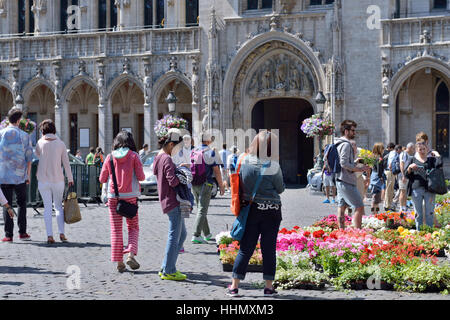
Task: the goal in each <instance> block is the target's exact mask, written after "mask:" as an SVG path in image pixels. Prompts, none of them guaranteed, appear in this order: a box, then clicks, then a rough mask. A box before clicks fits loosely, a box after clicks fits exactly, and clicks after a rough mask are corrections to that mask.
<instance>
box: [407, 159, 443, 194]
mask: <svg viewBox="0 0 450 320" xmlns="http://www.w3.org/2000/svg"><path fill="white" fill-rule="evenodd" d="M439 160H440V159H439V158H435V157H428V158H427V161H426V162H421V161H419V160H417V158H416V157H411V159H410V160H409V161H408V164H407V166H405V172H406V177H407V178H408V179H409V180H410V183H411V188H412V189H417V188H420V187H424V188H427V187H428V183H427V170H430V169H433V168H436V167H439ZM412 163H415V164H416V165H417V166H418V167H419V169H418V170H416V171H413V170H411V172H410V173H408V172H407V171H406V170H408V168H409V166H410V165H411V164H412Z"/></svg>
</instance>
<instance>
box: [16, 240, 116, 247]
mask: <svg viewBox="0 0 450 320" xmlns="http://www.w3.org/2000/svg"><path fill="white" fill-rule="evenodd" d="M14 244H31V245H33V246H36V247H42V248H109V247H111V245H110V244H104V243H93V242H86V243H79V242H66V243H64V242H56V243H54V244H48V243H47V242H30V241H28V242H16V243H14Z"/></svg>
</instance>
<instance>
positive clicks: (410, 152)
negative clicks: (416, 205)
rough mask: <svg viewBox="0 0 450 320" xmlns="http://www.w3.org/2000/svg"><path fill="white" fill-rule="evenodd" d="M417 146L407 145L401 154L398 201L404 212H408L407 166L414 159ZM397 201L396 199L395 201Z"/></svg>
mask: <svg viewBox="0 0 450 320" xmlns="http://www.w3.org/2000/svg"><path fill="white" fill-rule="evenodd" d="M415 148H416V146H415V144H414V143H413V142H410V143H408V144H407V145H406V149H405V150H404V151H402V153H401V154H400V173H399V174H398V177H397V180H398V189H399V190H398V199H399V202H400V207H401V210H402V211H407V209H408V208H407V207H406V200H407V189H408V178H406V175H405V164H406V163H407V162H408V160H409V159H410V158H411V157H414V153H415ZM395 200H396V199H395V198H394V201H395Z"/></svg>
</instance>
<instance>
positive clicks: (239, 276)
mask: <svg viewBox="0 0 450 320" xmlns="http://www.w3.org/2000/svg"><path fill="white" fill-rule="evenodd" d="M272 146H274V148H272ZM272 150H276V151H278V137H277V136H276V135H274V134H273V133H271V132H268V131H262V132H260V133H259V134H258V135H257V136H256V137H255V139H254V140H253V141H252V144H251V146H250V149H249V152H248V153H249V154H248V155H246V154H244V155H243V156H242V157H241V158H240V159H239V160H238V163H240V164H241V167H240V171H239V177H240V182H239V189H240V192H239V193H240V199H241V206H240V208H241V210H242V209H243V208H245V206H248V205H250V210H249V213H248V217H247V220H246V222H245V231H244V234H243V237H242V239H241V241H240V250H239V253H238V255H237V257H236V260H235V262H234V266H233V275H232V277H233V279H232V284H231V285H230V286H229V287H228V291H227V295H228V296H231V297H237V296H239V289H238V288H239V283H240V281H241V280H244V279H245V275H246V272H247V267H248V263H249V261H250V258H251V256H252V255H253V252H254V251H255V248H256V245H257V242H258V239H259V237H260V236H261V251H262V255H263V279H264V280H265V282H266V284H265V288H264V295H265V296H274V295H276V294H277V292H276V291H275V290H274V288H273V284H272V282H273V280H274V279H275V270H276V243H277V236H278V231H279V228H280V224H281V220H282V217H281V199H280V194H281V193H283V192H284V189H285V185H284V183H283V174H282V172H281V168H280V165H279V163H278V158H276V157H277V155H278V154H272Z"/></svg>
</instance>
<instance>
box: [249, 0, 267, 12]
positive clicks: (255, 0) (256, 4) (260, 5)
mask: <svg viewBox="0 0 450 320" xmlns="http://www.w3.org/2000/svg"><path fill="white" fill-rule="evenodd" d="M272 7H273V0H247V8H246V10H261V9H272Z"/></svg>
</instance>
